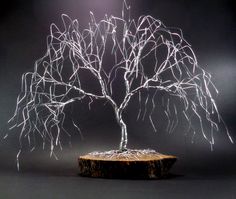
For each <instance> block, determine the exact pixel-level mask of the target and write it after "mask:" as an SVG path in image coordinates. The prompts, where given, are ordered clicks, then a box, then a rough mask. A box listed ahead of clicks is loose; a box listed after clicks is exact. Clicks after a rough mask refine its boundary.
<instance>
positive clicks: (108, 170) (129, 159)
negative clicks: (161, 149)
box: [79, 149, 177, 179]
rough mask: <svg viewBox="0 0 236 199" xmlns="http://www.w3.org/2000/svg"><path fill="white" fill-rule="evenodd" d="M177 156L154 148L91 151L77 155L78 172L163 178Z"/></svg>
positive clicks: (108, 175)
mask: <svg viewBox="0 0 236 199" xmlns="http://www.w3.org/2000/svg"><path fill="white" fill-rule="evenodd" d="M176 160H177V158H176V157H175V156H172V155H163V154H160V153H157V152H156V151H154V150H149V149H148V150H130V149H129V150H127V151H125V152H119V151H115V150H114V151H107V152H93V153H89V154H87V155H83V156H80V157H79V174H80V175H81V176H86V177H96V178H130V179H156V178H165V177H166V176H167V175H168V173H169V170H170V168H171V166H172V165H173V164H174V163H175V161H176Z"/></svg>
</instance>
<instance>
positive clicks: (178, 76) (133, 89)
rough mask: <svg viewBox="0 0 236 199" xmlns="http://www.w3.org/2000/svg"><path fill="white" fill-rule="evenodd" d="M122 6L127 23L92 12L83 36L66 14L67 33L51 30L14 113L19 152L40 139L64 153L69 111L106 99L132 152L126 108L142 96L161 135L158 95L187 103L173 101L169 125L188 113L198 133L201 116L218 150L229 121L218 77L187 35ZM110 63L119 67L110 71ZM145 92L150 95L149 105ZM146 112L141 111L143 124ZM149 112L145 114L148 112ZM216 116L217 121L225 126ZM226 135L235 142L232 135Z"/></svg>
mask: <svg viewBox="0 0 236 199" xmlns="http://www.w3.org/2000/svg"><path fill="white" fill-rule="evenodd" d="M123 6H124V7H123V10H122V16H121V17H116V16H112V15H111V16H107V15H105V17H104V18H103V19H102V20H100V21H96V19H95V17H94V15H93V13H92V12H90V17H91V20H90V22H89V24H88V28H86V29H83V30H81V29H80V27H79V22H78V21H77V20H72V19H71V18H69V17H68V16H67V15H64V14H63V15H62V22H63V29H62V30H61V29H59V28H58V27H57V26H56V25H55V24H52V25H51V26H50V34H49V36H48V37H47V51H46V54H45V55H44V56H43V57H42V58H40V59H39V60H37V61H36V62H35V66H34V70H33V71H32V72H27V73H25V74H23V76H22V83H21V86H22V87H21V93H20V94H19V96H18V98H17V103H16V109H15V113H14V115H13V117H12V118H11V119H10V120H9V122H13V126H12V127H11V128H14V127H20V128H21V131H20V134H19V140H20V145H21V146H20V147H22V139H23V138H27V139H28V141H29V142H30V143H31V139H32V138H33V137H34V136H35V134H38V135H39V136H41V138H42V142H43V146H44V145H45V143H47V142H49V144H50V147H51V155H54V150H55V147H58V146H59V147H61V138H62V134H63V133H65V134H68V136H70V134H69V133H68V132H67V131H66V130H65V129H64V126H63V124H64V121H65V118H66V114H65V111H64V110H65V108H66V106H68V105H69V104H71V103H73V102H75V101H81V100H83V99H85V98H88V99H89V103H88V106H90V104H91V103H92V102H93V101H94V100H104V101H106V102H107V103H109V104H110V105H111V107H112V108H113V110H114V113H115V118H116V121H117V123H118V124H119V126H120V129H121V140H120V145H119V150H120V151H125V150H126V149H127V142H128V138H127V126H126V123H125V121H124V119H123V113H124V111H125V109H126V108H127V106H128V105H129V102H130V100H131V99H132V98H133V97H134V96H135V95H137V96H138V101H139V103H140V104H141V103H143V101H144V105H145V106H144V107H145V108H146V106H147V104H150V105H151V106H152V108H151V110H150V111H149V115H148V118H149V120H150V124H151V125H152V127H153V129H154V130H155V131H156V127H155V123H154V121H153V117H152V114H153V112H154V110H155V106H156V101H157V99H158V97H159V96H158V91H164V92H166V93H167V94H168V95H169V96H170V97H172V96H175V97H177V98H179V100H180V102H181V103H182V109H181V111H179V109H177V108H176V106H175V104H171V103H170V101H169V99H168V100H167V103H166V108H165V111H164V112H165V114H166V116H167V118H168V120H169V125H170V117H169V116H170V115H171V114H174V115H175V116H176V118H177V119H178V117H177V116H178V115H181V114H182V115H183V116H184V117H185V118H186V120H187V121H188V123H189V126H190V128H192V131H193V133H194V134H195V132H196V131H195V130H194V126H193V124H192V123H191V120H192V118H193V117H195V118H197V120H198V121H199V124H200V131H198V133H200V134H202V136H203V137H204V138H205V139H206V140H207V141H208V142H209V143H210V144H211V145H213V144H214V136H213V132H214V131H215V130H216V131H218V123H219V122H220V121H222V119H221V116H220V114H219V113H218V109H217V106H216V103H215V100H214V99H213V96H212V92H217V89H216V88H215V86H214V84H213V83H212V81H211V75H210V74H209V73H208V72H206V71H205V70H204V69H203V68H201V67H200V66H199V64H198V61H197V58H196V56H195V54H194V51H193V49H192V48H191V46H190V44H189V43H188V42H187V41H186V40H185V39H184V38H183V34H182V31H181V30H180V29H176V28H168V27H166V26H165V25H164V24H163V23H162V22H161V21H160V20H158V19H155V18H153V17H152V16H149V15H144V16H141V17H139V18H138V20H134V19H130V17H129V16H130V15H129V9H130V8H129V7H128V6H127V4H126V3H125V2H124V4H123ZM107 59H109V60H112V63H111V61H110V62H109V64H106V60H107ZM84 72H85V73H86V74H89V75H90V77H91V79H90V80H89V79H88V80H87V82H85V81H82V79H83V74H84ZM117 78H118V79H119V83H120V85H124V96H123V98H122V100H121V101H120V102H117V100H115V97H114V96H115V92H116V88H115V84H114V81H115V80H117ZM91 81H93V82H96V84H97V86H96V89H94V90H96V91H94V90H91V91H90V90H89V89H88V88H87V84H88V83H89V82H91ZM143 91H148V92H147V93H150V94H148V95H147V96H146V97H145V98H143V97H142V92H143ZM170 106H172V111H170ZM141 111H142V110H141V106H140V109H139V112H138V116H137V117H138V118H140V114H141ZM144 112H145V114H146V112H147V109H146V110H145V111H144ZM212 115H213V116H214V115H217V116H218V121H215V120H214V119H213V118H214V117H212ZM205 122H207V123H208V125H210V127H211V130H210V131H206V130H205V127H204V123H205ZM72 123H73V125H74V126H75V127H76V128H77V129H78V130H79V131H80V129H79V127H78V125H77V124H75V122H74V121H72ZM177 123H178V120H177V122H176V121H175V124H172V127H171V128H169V129H171V131H173V129H174V127H175V126H176V125H177ZM196 133H197V132H196ZM227 134H228V137H229V139H230V140H231V141H232V139H231V137H230V135H229V133H228V131H227ZM232 142H233V141H232ZM33 147H34V146H33ZM20 152H21V150H20V151H19V153H18V155H17V158H18V156H19V154H20Z"/></svg>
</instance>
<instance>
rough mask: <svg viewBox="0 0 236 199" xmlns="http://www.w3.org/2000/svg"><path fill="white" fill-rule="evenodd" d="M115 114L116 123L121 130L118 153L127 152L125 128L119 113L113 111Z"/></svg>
mask: <svg viewBox="0 0 236 199" xmlns="http://www.w3.org/2000/svg"><path fill="white" fill-rule="evenodd" d="M115 113H116V121H117V123H118V124H119V126H120V128H121V140H120V147H119V150H120V151H125V150H127V143H128V136H127V126H126V124H125V122H124V120H123V118H122V114H121V113H120V111H118V110H115Z"/></svg>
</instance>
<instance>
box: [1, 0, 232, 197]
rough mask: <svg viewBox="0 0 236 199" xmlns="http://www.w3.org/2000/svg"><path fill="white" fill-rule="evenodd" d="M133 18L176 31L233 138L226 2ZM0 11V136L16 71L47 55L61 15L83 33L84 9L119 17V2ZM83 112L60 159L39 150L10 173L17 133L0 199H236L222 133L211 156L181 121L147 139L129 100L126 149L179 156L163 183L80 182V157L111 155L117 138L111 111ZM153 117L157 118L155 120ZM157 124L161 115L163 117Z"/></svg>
mask: <svg viewBox="0 0 236 199" xmlns="http://www.w3.org/2000/svg"><path fill="white" fill-rule="evenodd" d="M128 2H130V4H131V7H132V10H131V14H132V17H134V18H137V17H138V16H139V15H142V14H146V15H147V14H150V15H152V16H154V17H156V18H159V19H161V20H162V21H163V22H164V24H165V25H167V26H170V27H179V28H181V29H182V30H183V33H184V37H185V39H186V40H187V41H188V42H189V43H191V44H192V47H193V49H194V50H195V53H196V55H197V57H198V61H199V63H200V64H201V65H202V66H203V68H205V69H206V70H207V71H208V72H210V73H211V74H212V76H213V81H214V83H215V85H216V87H217V88H218V90H219V95H218V96H217V97H216V102H217V104H218V108H219V111H220V113H221V115H222V117H223V118H224V120H225V122H226V124H227V126H228V128H229V130H230V133H231V135H232V137H233V138H234V139H235V140H236V133H235V129H236V127H235V124H236V112H235V110H236V109H235V108H236V103H235V102H236V100H235V97H236V90H235V88H236V81H235V78H236V66H235V64H236V38H235V35H236V7H235V5H234V1H233V0H212V1H210V0H209V1H206V0H198V1H187V0H155V1H154V0H130V1H128ZM5 3H6V4H3V2H1V6H0V130H1V131H0V136H1V138H2V137H3V136H4V135H5V133H6V132H7V125H6V123H7V121H8V119H9V118H10V117H11V116H12V114H13V112H14V108H15V102H16V97H17V94H18V93H19V91H20V80H21V75H22V73H24V72H26V71H30V70H32V68H33V64H34V61H35V60H36V59H38V58H39V57H41V56H42V55H43V54H44V53H45V51H46V36H47V35H48V34H49V26H50V24H51V23H52V22H54V23H56V24H61V19H60V15H61V14H62V13H66V14H68V15H69V16H70V17H71V18H72V19H74V18H78V20H79V22H80V23H81V26H82V27H86V24H87V23H88V21H89V11H90V10H91V11H93V12H94V14H95V16H96V17H97V19H101V18H102V17H103V16H104V14H105V13H107V14H108V15H109V14H113V15H119V16H120V14H121V7H122V1H118V0H99V1H96V0H86V1H82V0H67V1H65V0H47V1H46V0H41V1H37V0H32V1H20V0H18V1H7V2H5ZM99 105H101V104H96V103H95V105H93V107H92V111H91V112H89V111H88V110H87V108H86V107H85V106H83V107H82V108H80V107H78V108H80V111H82V113H83V114H82V115H80V116H78V117H79V120H80V122H81V129H82V131H83V134H84V140H81V138H80V136H78V135H75V136H74V137H73V140H72V144H73V145H72V147H69V146H68V145H65V146H64V150H63V151H62V152H60V153H58V156H59V160H58V161H56V160H55V159H53V158H51V159H50V158H49V153H48V151H47V150H46V151H42V150H41V149H38V150H36V151H34V152H32V153H30V152H24V153H23V154H22V156H21V159H20V161H21V170H20V172H17V170H16V162H15V158H16V153H17V152H18V140H17V137H16V134H17V133H18V131H19V129H18V130H13V131H12V132H11V134H10V136H9V139H7V140H4V141H1V144H0V169H1V170H0V199H1V198H5V199H6V198H17V197H19V198H33V197H35V198H75V197H76V198H98V197H100V198H236V190H235V187H236V169H235V168H236V156H235V155H236V147H235V145H233V144H231V143H230V142H229V140H228V139H227V136H226V135H225V132H224V131H220V132H219V133H218V134H217V135H216V136H215V138H216V145H215V147H214V151H210V146H209V145H208V144H207V143H206V142H205V141H204V139H203V138H202V137H201V136H199V137H197V138H196V142H195V143H194V144H192V143H191V142H190V140H189V137H188V136H185V135H184V134H185V132H186V125H185V124H182V125H180V126H179V127H178V128H177V129H176V131H175V133H174V134H172V135H169V134H168V133H166V132H165V129H164V127H159V128H158V133H154V132H153V131H152V129H151V127H150V126H149V123H148V122H138V123H135V120H134V119H133V117H134V116H133V113H134V111H135V110H136V109H137V108H136V105H135V104H134V105H133V106H131V107H130V108H129V109H128V110H127V112H126V115H125V118H126V122H127V123H128V131H129V132H128V133H129V147H130V148H153V149H156V150H158V151H160V152H162V153H169V154H173V155H176V156H178V157H179V160H178V162H177V163H176V164H175V165H174V167H173V169H172V174H173V176H172V177H171V178H170V179H166V180H160V181H155V180H154V181H143V180H138V181H132V180H105V179H90V178H81V177H77V176H76V173H77V171H78V170H77V158H78V156H79V155H81V154H84V153H87V152H90V151H93V150H109V149H116V148H117V147H118V144H119V139H120V134H119V133H120V132H119V128H118V126H117V124H116V123H115V120H114V115H113V112H112V110H111V109H110V108H109V107H108V106H99ZM156 117H158V114H156ZM161 119H162V118H159V120H161Z"/></svg>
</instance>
